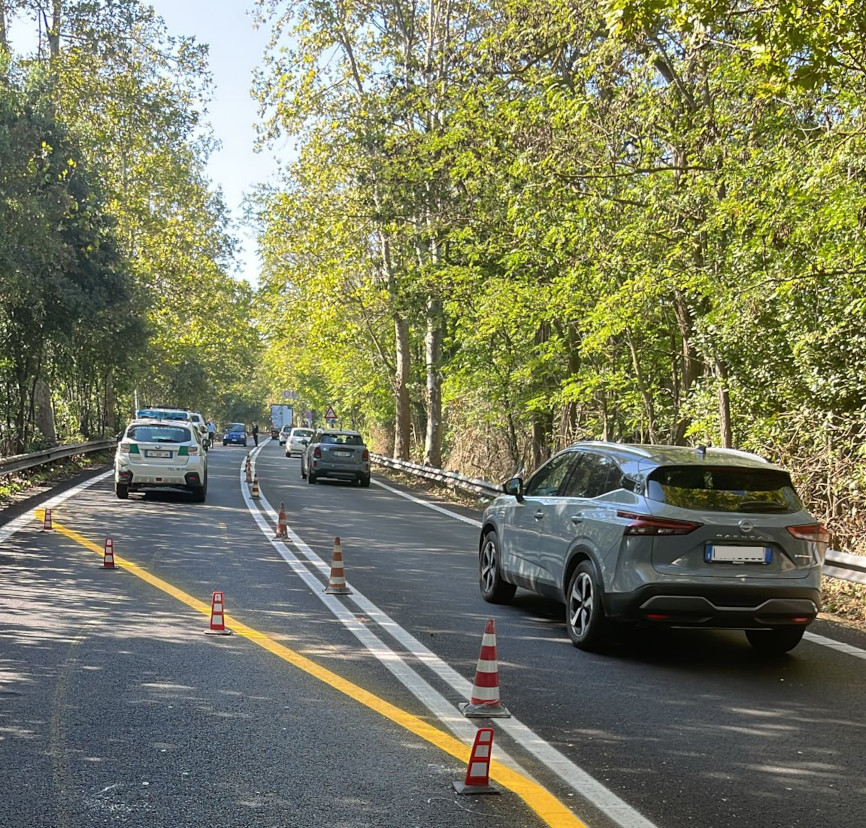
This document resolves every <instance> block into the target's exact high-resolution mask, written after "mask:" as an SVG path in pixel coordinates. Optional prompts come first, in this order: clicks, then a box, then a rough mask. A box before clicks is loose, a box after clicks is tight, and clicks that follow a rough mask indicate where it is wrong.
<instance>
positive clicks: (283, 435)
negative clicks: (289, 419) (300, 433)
mask: <svg viewBox="0 0 866 828" xmlns="http://www.w3.org/2000/svg"><path fill="white" fill-rule="evenodd" d="M291 433H292V427H291V426H283V427H282V428H281V429H280V431H279V433H278V434H276V435H275V436H276V438H277V439H278V440H279V441H280V445H281V446H284V445H285V444H286V440H288V439H289V434H291Z"/></svg>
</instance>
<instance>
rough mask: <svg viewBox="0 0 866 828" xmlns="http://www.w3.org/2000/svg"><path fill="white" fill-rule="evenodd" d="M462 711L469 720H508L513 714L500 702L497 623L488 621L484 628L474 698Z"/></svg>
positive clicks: (463, 705)
mask: <svg viewBox="0 0 866 828" xmlns="http://www.w3.org/2000/svg"><path fill="white" fill-rule="evenodd" d="M460 710H461V711H462V712H463V715H464V716H466V717H467V718H470V719H472V718H474V719H508V718H511V713H509V712H508V710H507V709H506V708H505V707H503V706H502V703H501V702H500V700H499V665H498V663H497V656H496V622H495V621H494V620H493V619H492V618H488V619H487V624H486V625H485V626H484V638H483V639H482V641H481V654H480V655H479V656H478V665H477V667H476V668H475V684H474V686H473V687H472V698H471V699H470V700H469V701H468V702H465V703H463V704H461V705H460Z"/></svg>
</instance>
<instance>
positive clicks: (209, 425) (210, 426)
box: [207, 420, 216, 448]
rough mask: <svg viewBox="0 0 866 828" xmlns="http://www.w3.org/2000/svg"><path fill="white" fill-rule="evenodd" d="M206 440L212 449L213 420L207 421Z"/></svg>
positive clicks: (214, 439) (213, 437)
mask: <svg viewBox="0 0 866 828" xmlns="http://www.w3.org/2000/svg"><path fill="white" fill-rule="evenodd" d="M207 439H208V442H209V443H210V447H211V448H213V447H214V446H215V445H216V426H215V425H214V422H213V420H208V421H207Z"/></svg>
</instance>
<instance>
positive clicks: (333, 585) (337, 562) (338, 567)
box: [325, 538, 352, 595]
mask: <svg viewBox="0 0 866 828" xmlns="http://www.w3.org/2000/svg"><path fill="white" fill-rule="evenodd" d="M325 592H326V593H327V594H328V595H351V594H352V590H351V589H349V587H347V586H346V573H345V572H344V571H343V546H342V544H341V542H340V539H339V538H334V555H333V557H332V558H331V578H330V580H329V581H328V586H327V587H326V588H325Z"/></svg>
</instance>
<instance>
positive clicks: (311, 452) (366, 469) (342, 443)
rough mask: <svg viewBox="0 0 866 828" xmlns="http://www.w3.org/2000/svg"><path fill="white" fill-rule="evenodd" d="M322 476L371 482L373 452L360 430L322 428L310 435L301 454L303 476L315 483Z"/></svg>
mask: <svg viewBox="0 0 866 828" xmlns="http://www.w3.org/2000/svg"><path fill="white" fill-rule="evenodd" d="M320 477H334V478H338V479H344V480H346V479H349V480H354V481H356V482H357V483H358V485H360V486H369V485H370V452H369V451H368V450H367V447H366V446H365V445H364V438H363V437H361V435H360V434H359V433H358V432H357V431H343V430H338V429H333V428H325V429H321V428H320V429H319V430H318V431H317V432H316V433H315V435H313V437H311V438H310V440H309V444H308V445H307V446H306V448H305V450H304V453H303V454H302V455H301V478H302V479H305V480H306V481H307V482H308V483H315V482H316V481H317V480H318V479H319V478H320Z"/></svg>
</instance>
